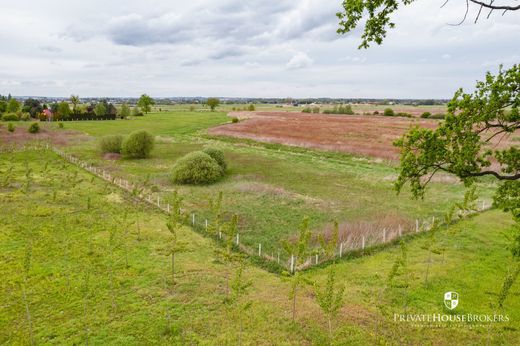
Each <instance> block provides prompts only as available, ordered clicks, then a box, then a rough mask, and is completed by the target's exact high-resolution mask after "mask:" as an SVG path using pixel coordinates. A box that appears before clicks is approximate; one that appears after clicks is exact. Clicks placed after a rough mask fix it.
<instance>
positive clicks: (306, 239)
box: [283, 217, 311, 322]
mask: <svg viewBox="0 0 520 346" xmlns="http://www.w3.org/2000/svg"><path fill="white" fill-rule="evenodd" d="M310 240H311V232H310V231H309V218H308V217H305V218H304V219H303V221H302V223H301V225H300V232H299V234H298V240H297V241H296V242H294V243H290V242H285V243H284V244H283V248H284V250H285V252H286V253H287V254H288V255H289V256H290V258H291V268H290V272H289V275H290V276H291V277H290V278H291V288H290V291H289V299H291V300H292V320H293V322H294V320H295V319H296V296H297V291H298V288H299V287H300V286H301V285H302V284H303V283H304V282H305V279H304V278H303V276H302V275H300V271H298V270H296V269H297V268H298V266H301V265H303V264H304V263H305V261H306V259H307V256H308V255H309V252H310V251H309V248H310Z"/></svg>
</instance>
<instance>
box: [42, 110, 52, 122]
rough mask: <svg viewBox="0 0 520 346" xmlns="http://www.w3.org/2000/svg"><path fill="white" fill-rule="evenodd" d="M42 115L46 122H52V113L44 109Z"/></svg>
mask: <svg viewBox="0 0 520 346" xmlns="http://www.w3.org/2000/svg"><path fill="white" fill-rule="evenodd" d="M42 114H43V115H45V117H46V118H47V121H52V111H51V110H50V109H44V110H43V111H42Z"/></svg>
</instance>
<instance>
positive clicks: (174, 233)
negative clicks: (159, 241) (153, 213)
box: [166, 191, 186, 285]
mask: <svg viewBox="0 0 520 346" xmlns="http://www.w3.org/2000/svg"><path fill="white" fill-rule="evenodd" d="M181 208H182V197H180V196H179V195H178V193H177V191H175V192H174V193H173V202H172V210H171V212H170V217H169V219H168V222H167V223H166V227H167V228H168V231H170V235H171V244H170V249H169V250H170V254H171V258H172V285H175V254H177V253H179V252H183V251H186V243H184V242H181V241H179V236H178V231H179V230H180V229H181V228H182V222H183V221H184V218H183V216H182V212H181Z"/></svg>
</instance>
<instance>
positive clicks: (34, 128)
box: [28, 123, 40, 133]
mask: <svg viewBox="0 0 520 346" xmlns="http://www.w3.org/2000/svg"><path fill="white" fill-rule="evenodd" d="M28 131H29V133H38V132H40V125H38V123H32V124H31V126H29V129H28Z"/></svg>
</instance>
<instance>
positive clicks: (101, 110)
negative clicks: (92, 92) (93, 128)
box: [94, 102, 107, 117]
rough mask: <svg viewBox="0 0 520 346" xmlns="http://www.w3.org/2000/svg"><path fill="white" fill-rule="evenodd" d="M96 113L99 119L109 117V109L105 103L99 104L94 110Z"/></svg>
mask: <svg viewBox="0 0 520 346" xmlns="http://www.w3.org/2000/svg"><path fill="white" fill-rule="evenodd" d="M94 113H95V114H96V115H97V116H98V117H102V116H105V115H107V107H106V105H105V103H104V102H98V104H97V105H96V107H95V108H94Z"/></svg>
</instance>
